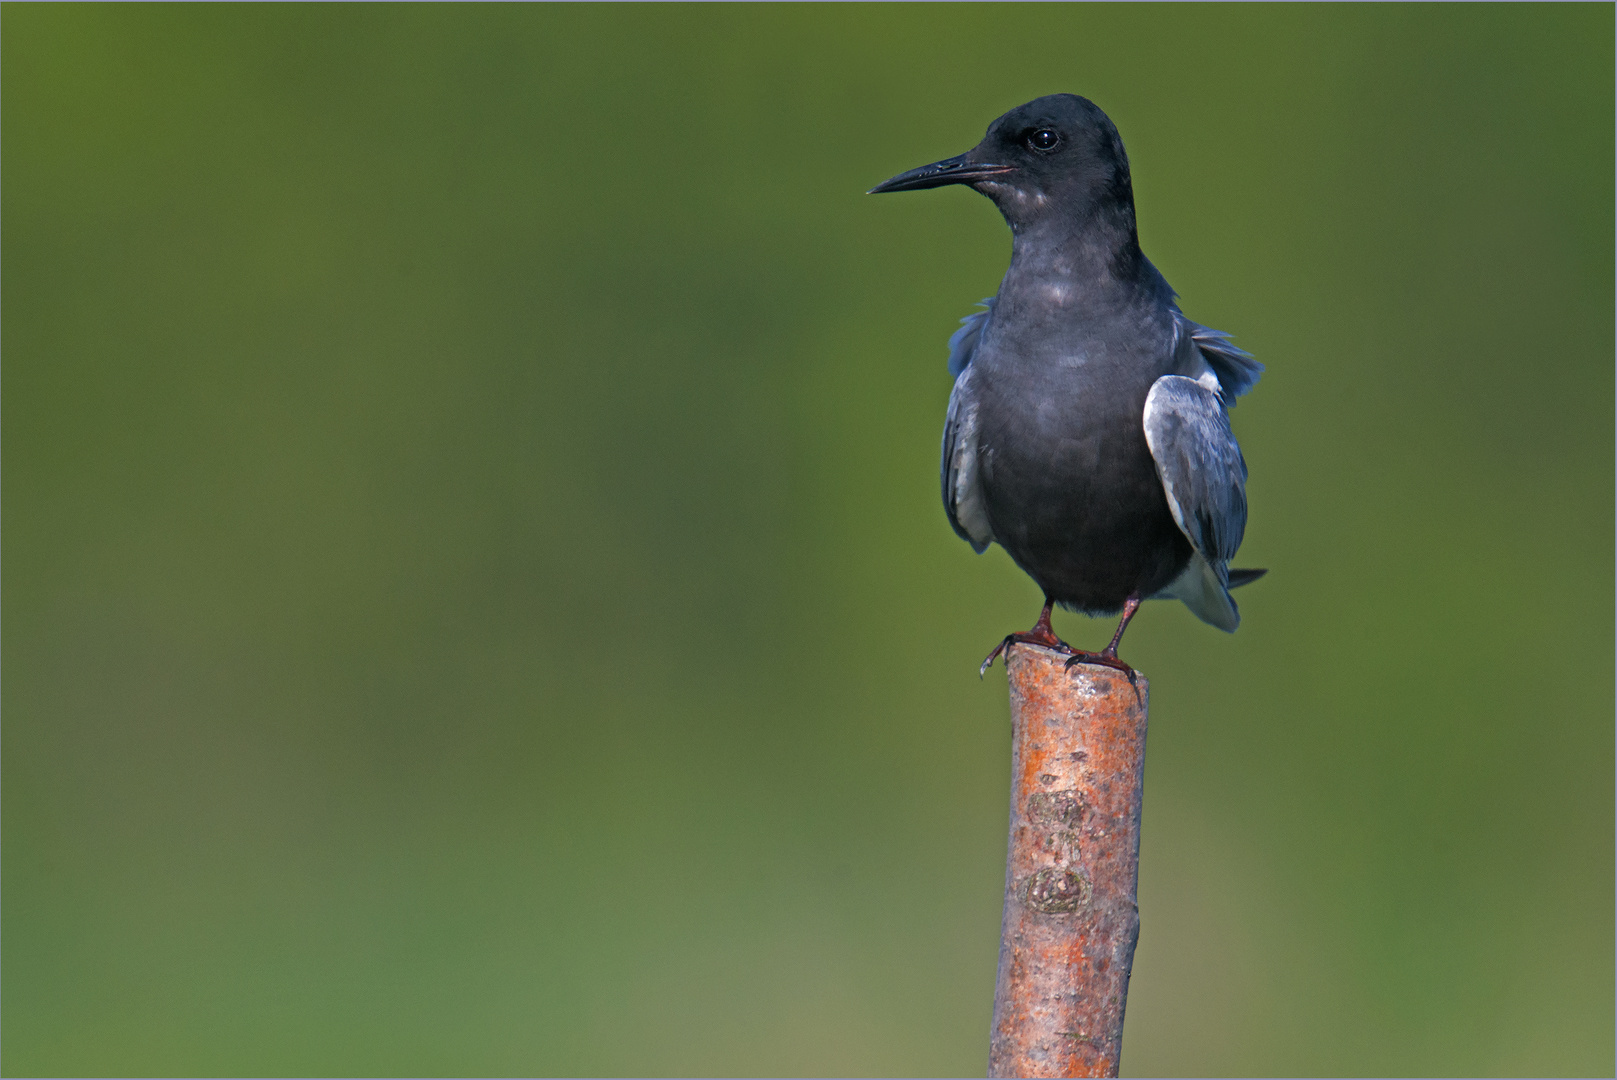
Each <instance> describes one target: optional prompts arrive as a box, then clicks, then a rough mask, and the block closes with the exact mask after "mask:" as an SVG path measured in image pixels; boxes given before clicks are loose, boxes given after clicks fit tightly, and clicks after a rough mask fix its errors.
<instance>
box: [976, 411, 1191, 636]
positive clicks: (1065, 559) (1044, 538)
mask: <svg viewBox="0 0 1617 1080" xmlns="http://www.w3.org/2000/svg"><path fill="white" fill-rule="evenodd" d="M1137 426H1138V425H1135V427H1137ZM994 443H995V445H993V447H992V451H991V454H990V459H991V464H989V466H988V469H987V470H985V475H984V478H983V495H984V499H985V503H986V508H987V511H988V516H989V520H990V522H991V524H992V527H993V531H994V538H995V539H996V540H997V541H998V542H999V543H1000V545H1001V546H1002V547H1004V548H1005V550H1006V551H1007V552H1008V553H1009V554H1010V556H1011V558H1012V559H1014V560H1015V561H1016V564H1017V565H1018V566H1020V567H1021V568H1022V569H1023V570H1024V571H1026V572H1027V574H1028V576H1030V577H1032V578H1033V580H1034V581H1035V582H1036V583H1037V584H1038V585H1039V586H1040V587H1041V588H1042V589H1044V591H1045V592H1046V593H1047V594H1048V595H1049V596H1051V597H1053V598H1055V600H1056V601H1057V602H1059V603H1060V604H1062V605H1063V606H1064V607H1068V608H1073V609H1076V610H1079V611H1085V612H1089V613H1091V614H1102V613H1106V612H1113V611H1116V610H1118V609H1119V608H1121V607H1122V606H1123V603H1124V601H1125V600H1127V599H1128V598H1129V597H1130V596H1138V597H1141V598H1144V597H1147V596H1150V595H1151V594H1152V593H1155V592H1156V591H1157V590H1159V589H1161V588H1163V587H1165V586H1166V585H1167V584H1168V582H1170V581H1172V580H1173V578H1174V577H1175V576H1176V575H1177V574H1178V573H1179V572H1180V571H1181V570H1183V569H1184V567H1185V565H1186V563H1187V562H1188V561H1189V559H1190V544H1189V542H1188V541H1187V540H1185V538H1184V535H1183V534H1182V533H1181V532H1180V531H1179V528H1178V526H1177V525H1175V524H1174V520H1173V515H1172V513H1171V512H1170V511H1169V509H1168V501H1167V498H1166V497H1165V496H1164V494H1163V491H1162V482H1161V480H1160V479H1159V477H1158V475H1157V470H1156V465H1155V463H1154V462H1153V461H1152V459H1151V452H1150V448H1149V447H1148V446H1147V445H1146V442H1145V433H1144V431H1143V430H1139V431H1136V430H1133V429H1132V428H1131V427H1130V426H1129V425H1127V424H1118V423H1114V424H1095V425H1093V426H1089V427H1088V430H1087V431H1083V432H1075V433H1066V434H1062V435H1056V434H1055V433H1052V432H1045V433H1044V435H1043V436H1042V437H1035V438H1021V439H1017V438H1011V439H1003V440H994Z"/></svg>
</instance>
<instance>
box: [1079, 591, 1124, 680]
mask: <svg viewBox="0 0 1617 1080" xmlns="http://www.w3.org/2000/svg"><path fill="white" fill-rule="evenodd" d="M1138 610H1140V598H1139V597H1138V596H1131V597H1129V598H1128V599H1127V600H1125V601H1124V602H1123V621H1122V622H1120V623H1118V624H1117V633H1115V634H1113V635H1112V643H1111V644H1110V645H1108V646H1106V648H1104V649H1102V650H1101V651H1100V652H1098V653H1094V652H1083V651H1082V650H1074V651H1073V654H1072V656H1071V658H1070V659H1068V660H1067V666H1068V667H1069V668H1070V667H1072V665H1074V664H1101V665H1103V666H1105V667H1109V668H1116V669H1117V670H1118V671H1121V672H1123V674H1125V675H1127V676H1128V677H1129V682H1131V683H1132V682H1133V681H1134V669H1133V668H1131V667H1129V666H1128V665H1127V664H1125V663H1123V661H1121V660H1119V659H1118V658H1117V643H1118V642H1120V641H1122V640H1123V631H1125V630H1127V629H1128V628H1129V620H1130V619H1132V618H1134V613H1135V612H1136V611H1138Z"/></svg>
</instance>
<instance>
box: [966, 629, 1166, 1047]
mask: <svg viewBox="0 0 1617 1080" xmlns="http://www.w3.org/2000/svg"><path fill="white" fill-rule="evenodd" d="M1005 659H1006V670H1007V671H1008V672H1009V678H1010V686H1011V725H1012V728H1013V735H1012V750H1011V836H1010V850H1009V851H1008V853H1007V856H1006V863H1005V919H1004V922H1003V923H1002V924H1001V930H1000V940H999V979H998V981H997V983H996V985H995V988H994V1030H993V1035H992V1038H991V1040H990V1043H989V1050H988V1075H989V1076H1116V1075H1117V1066H1118V1059H1119V1057H1120V1056H1121V1053H1122V1048H1123V1006H1124V1004H1125V1003H1126V1001H1127V999H1128V990H1129V970H1130V968H1132V967H1133V965H1134V943H1135V941H1136V940H1138V938H1139V936H1140V911H1139V907H1138V905H1137V904H1136V903H1135V898H1134V890H1135V885H1136V883H1137V882H1138V880H1139V865H1140V798H1141V794H1142V791H1143V788H1144V785H1145V725H1146V711H1147V701H1148V696H1147V695H1148V692H1149V685H1148V684H1147V683H1146V681H1145V677H1144V676H1137V677H1136V680H1135V684H1134V685H1130V683H1129V679H1128V676H1127V675H1125V674H1123V673H1122V672H1120V671H1115V670H1113V669H1111V668H1106V667H1101V666H1099V665H1094V664H1079V665H1075V666H1074V667H1073V668H1071V669H1070V670H1069V669H1068V668H1067V667H1066V660H1067V658H1066V657H1065V656H1064V655H1062V654H1061V653H1058V652H1055V651H1053V650H1050V649H1044V648H1040V647H1038V646H1034V645H1014V646H1012V647H1011V648H1010V650H1008V655H1007V656H1006V658H1005Z"/></svg>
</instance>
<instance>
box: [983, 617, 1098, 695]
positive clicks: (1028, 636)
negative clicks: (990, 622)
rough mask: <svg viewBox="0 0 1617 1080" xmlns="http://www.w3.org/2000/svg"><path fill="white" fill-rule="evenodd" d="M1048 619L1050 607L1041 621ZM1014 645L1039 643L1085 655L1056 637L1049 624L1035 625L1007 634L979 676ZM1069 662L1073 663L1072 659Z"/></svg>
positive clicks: (1060, 650)
mask: <svg viewBox="0 0 1617 1080" xmlns="http://www.w3.org/2000/svg"><path fill="white" fill-rule="evenodd" d="M1047 619H1048V609H1046V616H1045V618H1041V619H1040V620H1039V621H1040V622H1041V623H1044V622H1046V621H1047ZM1012 645H1038V646H1041V647H1042V648H1046V649H1054V650H1055V651H1056V652H1060V653H1071V654H1072V655H1073V657H1074V658H1077V657H1079V656H1083V655H1085V654H1083V653H1080V652H1079V651H1078V650H1077V649H1074V648H1073V647H1072V646H1071V645H1068V644H1067V643H1066V642H1065V641H1062V640H1061V639H1060V638H1058V637H1056V636H1055V634H1054V633H1053V632H1052V631H1051V630H1050V628H1049V626H1047V625H1045V626H1035V627H1034V628H1033V629H1032V630H1028V631H1025V632H1024V633H1020V634H1006V635H1005V640H1004V641H1002V642H1000V643H999V644H998V645H995V646H994V651H993V652H991V653H989V654H988V659H986V660H984V661H983V666H982V667H980V668H978V669H977V677H978V678H979V679H980V678H982V677H983V676H984V675H987V674H988V669H989V668H991V667H993V666H994V661H995V660H997V659H998V658H999V657H1000V656H1001V655H1002V654H1003V653H1004V652H1005V651H1006V650H1007V649H1009V648H1010V647H1011V646H1012ZM1068 662H1069V663H1071V661H1068Z"/></svg>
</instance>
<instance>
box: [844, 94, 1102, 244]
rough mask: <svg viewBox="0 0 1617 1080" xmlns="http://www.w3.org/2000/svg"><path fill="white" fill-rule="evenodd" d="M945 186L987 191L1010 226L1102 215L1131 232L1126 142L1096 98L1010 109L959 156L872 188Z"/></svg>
mask: <svg viewBox="0 0 1617 1080" xmlns="http://www.w3.org/2000/svg"><path fill="white" fill-rule="evenodd" d="M944 184H967V185H970V186H971V187H973V188H975V189H976V190H977V191H980V192H982V193H983V194H984V195H987V196H988V197H989V198H990V199H993V200H994V203H995V205H997V206H998V207H999V209H1000V213H1002V214H1004V215H1005V220H1006V221H1007V222H1009V223H1010V226H1011V228H1012V229H1013V230H1018V231H1020V230H1021V229H1022V228H1024V227H1026V226H1029V225H1033V224H1035V223H1038V222H1041V221H1061V222H1068V221H1070V222H1073V223H1074V224H1078V223H1081V222H1084V221H1088V220H1091V219H1093V218H1095V217H1096V216H1097V215H1104V216H1106V217H1110V218H1114V219H1115V218H1117V217H1119V216H1121V217H1123V218H1126V219H1127V225H1128V227H1129V228H1130V231H1132V226H1133V218H1134V188H1133V185H1132V184H1131V183H1130V181H1129V160H1128V155H1127V154H1125V153H1124V152H1123V140H1122V139H1121V138H1120V137H1119V136H1118V134H1117V128H1116V127H1115V126H1114V125H1113V124H1112V122H1111V120H1109V119H1108V118H1107V116H1106V114H1105V113H1103V112H1101V111H1100V109H1099V107H1097V106H1096V105H1095V103H1094V102H1092V101H1090V100H1088V99H1087V98H1081V97H1078V96H1077V95H1076V94H1051V95H1050V96H1048V97H1042V98H1038V99H1036V100H1034V101H1030V102H1028V103H1027V104H1026V105H1022V106H1020V107H1018V108H1015V109H1012V110H1011V111H1010V112H1008V113H1006V114H1005V115H1004V116H1002V117H1000V118H999V119H998V120H995V121H994V122H993V123H992V124H990V125H989V126H988V134H987V135H985V136H984V137H983V141H982V142H980V143H978V144H977V145H976V146H975V147H973V148H972V149H970V150H968V151H966V152H965V153H964V154H961V155H959V156H958V157H952V158H945V159H944V160H942V161H937V162H934V163H932V164H931V165H923V166H921V167H920V168H919V169H911V170H910V171H909V172H905V173H899V174H898V175H897V176H895V177H893V178H892V179H891V180H888V181H885V182H884V183H880V184H877V185H876V186H875V187H873V188H871V189H870V193H871V194H876V193H877V192H884V191H915V190H918V189H920V188H931V187H942V186H943V185H944ZM1120 223H1121V222H1120Z"/></svg>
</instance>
